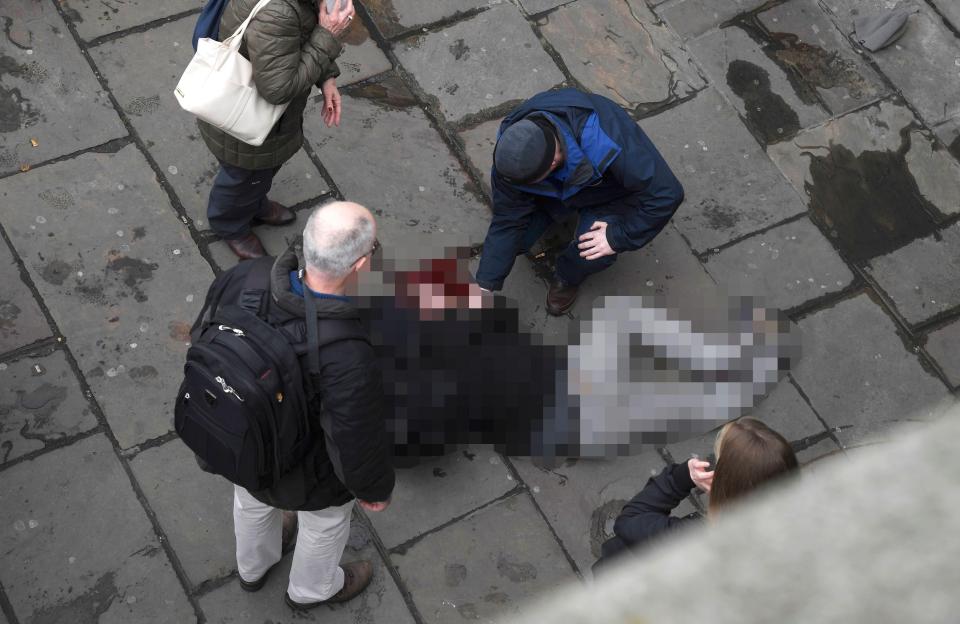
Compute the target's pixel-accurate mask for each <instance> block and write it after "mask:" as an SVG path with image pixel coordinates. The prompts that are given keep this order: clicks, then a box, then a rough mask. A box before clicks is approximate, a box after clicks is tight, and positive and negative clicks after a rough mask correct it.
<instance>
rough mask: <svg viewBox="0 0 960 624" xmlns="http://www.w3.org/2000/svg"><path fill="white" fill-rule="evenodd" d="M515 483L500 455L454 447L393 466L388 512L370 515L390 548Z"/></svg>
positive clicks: (484, 448)
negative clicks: (397, 467)
mask: <svg viewBox="0 0 960 624" xmlns="http://www.w3.org/2000/svg"><path fill="white" fill-rule="evenodd" d="M516 485H517V483H516V481H514V479H513V477H512V476H511V475H510V471H509V470H508V469H507V467H506V466H505V465H504V463H503V460H502V459H501V458H500V456H499V455H497V454H496V453H494V452H493V450H492V449H490V448H486V447H478V448H470V449H463V450H458V451H455V452H453V453H451V454H450V455H447V456H446V457H442V458H436V459H430V460H427V461H424V462H423V463H422V464H420V465H419V466H417V467H415V468H406V469H400V470H398V471H397V486H396V488H395V489H394V491H393V503H392V504H391V506H390V511H391V512H390V513H384V514H370V521H371V522H372V523H373V526H374V528H375V529H376V530H377V533H378V534H379V535H380V539H382V540H383V544H384V546H386V547H387V548H394V547H396V546H399V545H401V544H403V543H404V542H407V541H409V540H411V539H413V538H415V537H417V536H419V535H423V534H424V533H426V532H428V531H430V530H431V529H435V528H436V527H438V526H442V525H443V524H446V523H447V522H449V521H451V520H453V519H454V518H456V517H458V516H462V515H463V514H466V513H468V512H470V511H473V510H474V509H476V508H478V507H480V506H481V505H485V504H487V503H489V502H490V501H492V500H494V499H495V498H497V497H499V496H502V495H503V494H506V493H507V492H509V491H510V490H511V489H513V488H514V487H515V486H516Z"/></svg>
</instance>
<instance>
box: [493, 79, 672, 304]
mask: <svg viewBox="0 0 960 624" xmlns="http://www.w3.org/2000/svg"><path fill="white" fill-rule="evenodd" d="M536 116H541V117H544V118H546V119H547V120H549V121H550V122H551V123H552V124H553V126H554V127H555V128H556V129H557V131H558V136H559V137H560V139H561V141H562V143H563V149H564V155H565V159H564V163H563V165H562V166H561V168H560V169H559V170H557V171H555V172H554V173H552V174H551V175H550V176H548V177H547V179H546V180H543V181H542V182H539V183H537V184H533V185H522V184H513V183H511V182H508V181H507V180H506V179H504V178H503V177H501V176H500V175H498V173H497V169H496V166H494V167H493V171H492V174H491V184H492V187H493V220H492V222H491V223H490V228H489V230H488V231H487V237H486V240H485V241H484V244H483V257H482V258H481V260H480V267H479V269H478V270H477V276H476V280H477V283H478V284H479V285H480V286H482V287H483V288H486V289H488V290H500V289H501V288H502V287H503V281H504V279H506V277H507V275H509V274H510V271H511V269H512V268H513V262H514V260H515V259H516V256H517V253H519V251H520V245H521V241H522V239H523V234H524V231H525V230H526V228H527V224H528V223H529V221H530V217H531V215H532V214H533V213H534V211H536V210H547V211H548V212H550V214H551V216H553V217H554V219H562V218H563V217H565V216H566V215H568V214H570V213H571V212H579V211H580V210H583V209H588V208H597V207H601V206H604V205H608V204H613V203H619V204H623V203H627V204H628V205H630V206H635V207H636V212H635V214H634V216H633V217H632V218H626V217H619V218H616V219H611V220H610V221H609V225H608V227H607V239H608V241H609V242H610V246H611V247H612V248H613V250H614V251H617V252H621V251H629V250H633V249H639V248H640V247H643V246H644V245H646V244H647V243H648V242H650V241H651V240H652V239H653V238H654V237H655V236H656V235H657V234H659V233H660V231H661V230H662V229H663V228H664V227H665V226H666V224H667V222H668V221H669V220H670V217H672V216H673V213H674V212H676V209H677V207H678V206H679V205H680V202H682V201H683V187H682V186H680V182H679V181H678V180H677V178H676V177H675V176H674V175H673V172H672V171H670V167H669V166H667V163H666V161H664V159H663V157H662V156H661V155H660V153H659V152H658V151H657V148H656V147H654V145H653V143H652V142H651V141H650V139H649V138H648V137H647V135H646V134H645V133H644V132H643V130H641V129H640V127H639V126H638V125H637V124H636V122H634V121H633V119H631V118H630V116H629V115H627V113H626V112H624V111H623V109H621V108H620V107H619V106H618V105H617V104H616V103H614V102H612V101H610V100H608V99H607V98H605V97H602V96H599V95H595V94H590V93H584V92H582V91H578V90H576V89H562V90H559V91H547V92H544V93H541V94H539V95H536V96H534V97H533V98H531V99H529V100H527V101H526V102H524V103H523V104H521V105H520V106H519V107H518V108H516V109H514V110H513V112H511V113H510V115H508V116H507V118H506V119H504V120H503V123H502V124H501V125H500V134H502V133H503V131H504V130H505V129H506V128H507V127H509V126H510V125H511V124H513V123H515V122H517V121H520V120H521V119H524V118H527V117H536ZM498 136H499V135H498Z"/></svg>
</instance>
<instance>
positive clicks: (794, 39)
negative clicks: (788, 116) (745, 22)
mask: <svg viewBox="0 0 960 624" xmlns="http://www.w3.org/2000/svg"><path fill="white" fill-rule="evenodd" d="M757 19H758V20H759V21H760V23H762V24H763V25H764V26H765V27H766V29H767V31H768V32H770V38H771V40H772V41H771V42H772V43H773V48H774V49H773V50H772V54H773V58H774V59H775V60H776V61H777V62H778V63H779V64H781V65H782V66H784V67H786V68H788V69H790V70H792V71H793V72H795V74H799V76H800V77H801V78H802V83H803V85H804V86H805V87H806V88H807V89H809V90H810V91H811V92H814V91H815V92H816V94H817V96H818V97H819V98H820V99H821V100H822V101H823V103H824V104H826V106H827V109H828V110H829V111H830V112H831V113H833V114H834V115H838V114H840V113H845V112H848V111H851V110H853V109H855V108H859V107H861V106H863V105H864V104H866V103H868V102H870V101H871V100H874V99H876V98H878V97H880V96H882V95H885V94H886V93H887V92H888V90H887V88H886V87H885V86H884V85H883V83H882V79H881V78H880V76H878V75H877V73H876V72H875V71H874V70H873V69H872V68H871V67H870V66H869V65H868V64H867V63H866V61H865V60H864V58H863V57H862V56H861V55H859V54H857V53H856V52H854V51H853V49H852V47H851V46H850V43H849V41H847V40H846V39H844V37H843V36H842V35H841V34H840V32H839V31H838V30H837V29H836V28H834V27H833V25H832V24H831V23H830V20H829V19H828V17H827V14H826V13H825V12H824V10H823V9H822V8H821V6H820V4H819V2H818V1H817V0H799V1H793V2H787V3H785V4H781V5H778V6H774V7H771V8H770V9H768V10H766V11H763V12H761V13H759V14H757ZM778 48H780V49H778Z"/></svg>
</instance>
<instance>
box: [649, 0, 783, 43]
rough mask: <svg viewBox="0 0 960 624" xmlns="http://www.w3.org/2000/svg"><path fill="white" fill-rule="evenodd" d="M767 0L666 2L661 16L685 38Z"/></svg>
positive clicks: (683, 0) (661, 10) (687, 0)
mask: <svg viewBox="0 0 960 624" xmlns="http://www.w3.org/2000/svg"><path fill="white" fill-rule="evenodd" d="M765 2H766V0H681V1H680V2H674V3H673V4H664V6H663V7H661V8H659V9H658V11H659V12H660V16H661V17H663V18H664V19H665V20H666V21H667V22H668V23H669V24H670V26H671V27H672V28H673V29H674V30H675V31H677V33H679V35H680V36H681V37H683V38H684V39H687V38H690V37H698V36H700V35H702V34H703V33H705V32H707V31H708V30H710V29H712V28H716V27H717V26H719V25H720V24H723V23H724V22H726V21H728V20H730V19H733V18H734V17H736V16H737V15H740V14H741V13H746V12H747V11H753V10H754V9H757V8H759V7H761V6H763V5H764V4H765Z"/></svg>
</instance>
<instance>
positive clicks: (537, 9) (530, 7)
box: [519, 0, 575, 15]
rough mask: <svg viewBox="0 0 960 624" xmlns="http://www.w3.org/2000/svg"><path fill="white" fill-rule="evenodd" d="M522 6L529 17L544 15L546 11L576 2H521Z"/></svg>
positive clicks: (535, 0) (564, 0)
mask: <svg viewBox="0 0 960 624" xmlns="http://www.w3.org/2000/svg"><path fill="white" fill-rule="evenodd" d="M519 1H520V6H522V7H523V10H524V11H526V12H527V13H528V14H529V15H536V14H538V13H543V12H544V11H549V10H550V9H555V8H557V7H559V6H562V5H564V4H570V3H571V2H574V1H575V0H519Z"/></svg>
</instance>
